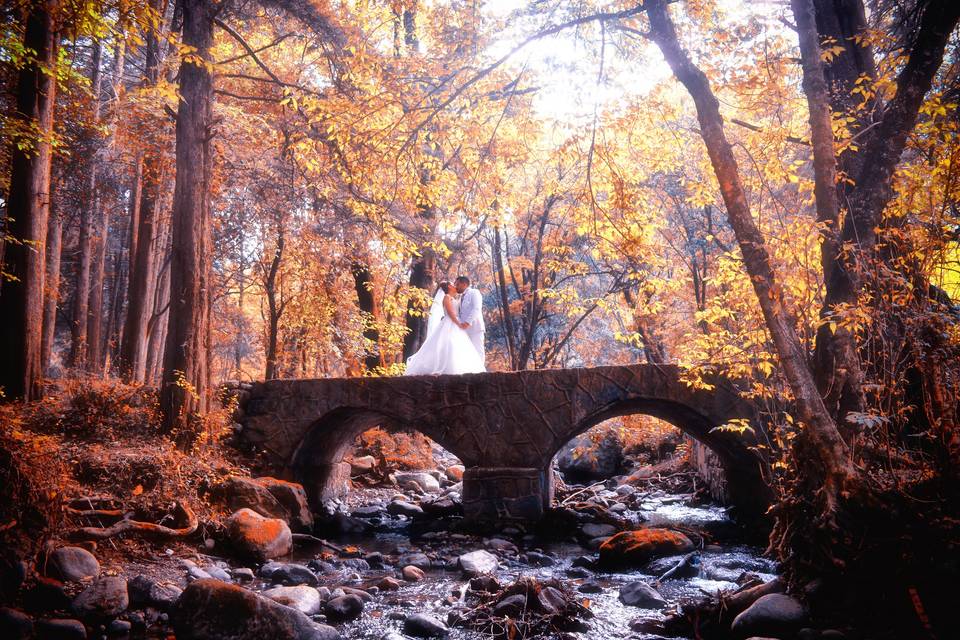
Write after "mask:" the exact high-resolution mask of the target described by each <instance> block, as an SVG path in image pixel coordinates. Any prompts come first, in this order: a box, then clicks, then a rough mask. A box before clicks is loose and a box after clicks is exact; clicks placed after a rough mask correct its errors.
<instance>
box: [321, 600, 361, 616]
mask: <svg viewBox="0 0 960 640" xmlns="http://www.w3.org/2000/svg"><path fill="white" fill-rule="evenodd" d="M323 612H324V613H325V614H326V616H327V618H329V619H330V620H333V621H334V622H341V621H345V620H353V619H354V618H359V617H360V614H361V613H363V600H361V599H360V597H359V596H356V595H354V594H352V593H348V594H347V595H343V596H339V597H337V598H333V599H332V600H330V601H329V602H327V604H326V605H325V606H324V608H323Z"/></svg>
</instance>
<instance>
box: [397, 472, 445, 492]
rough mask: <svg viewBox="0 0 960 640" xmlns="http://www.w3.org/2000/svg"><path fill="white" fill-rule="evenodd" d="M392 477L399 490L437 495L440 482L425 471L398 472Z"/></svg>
mask: <svg viewBox="0 0 960 640" xmlns="http://www.w3.org/2000/svg"><path fill="white" fill-rule="evenodd" d="M394 477H395V478H396V480H397V486H399V487H400V488H401V489H409V490H413V491H420V492H423V493H439V492H440V482H439V481H438V480H437V479H436V478H434V477H433V476H432V475H430V474H429V473H427V472H426V471H398V472H397V473H396V474H395V475H394Z"/></svg>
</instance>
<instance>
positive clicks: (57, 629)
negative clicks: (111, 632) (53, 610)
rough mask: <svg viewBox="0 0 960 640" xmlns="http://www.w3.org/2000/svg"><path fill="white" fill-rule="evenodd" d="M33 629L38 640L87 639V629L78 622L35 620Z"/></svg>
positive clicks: (54, 619)
mask: <svg viewBox="0 0 960 640" xmlns="http://www.w3.org/2000/svg"><path fill="white" fill-rule="evenodd" d="M35 628H36V633H37V638H39V639H40V640H86V637H87V628H86V627H85V626H83V623H82V622H80V621H79V620H70V619H63V618H50V619H48V620H37V624H36V626H35Z"/></svg>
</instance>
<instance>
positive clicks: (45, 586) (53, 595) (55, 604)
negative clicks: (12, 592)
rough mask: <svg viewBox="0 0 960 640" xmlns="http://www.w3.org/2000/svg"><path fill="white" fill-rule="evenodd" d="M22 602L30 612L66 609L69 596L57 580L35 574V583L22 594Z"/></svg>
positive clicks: (68, 603) (68, 604)
mask: <svg viewBox="0 0 960 640" xmlns="http://www.w3.org/2000/svg"><path fill="white" fill-rule="evenodd" d="M23 603H24V606H25V607H26V609H27V611H30V612H36V613H41V612H47V611H67V610H69V609H70V604H71V598H70V596H68V595H67V592H66V591H65V590H64V588H63V583H62V582H60V581H59V580H55V579H53V578H45V577H43V576H37V580H36V583H35V584H34V585H33V587H32V588H31V589H30V590H29V591H27V592H26V593H25V594H24V596H23Z"/></svg>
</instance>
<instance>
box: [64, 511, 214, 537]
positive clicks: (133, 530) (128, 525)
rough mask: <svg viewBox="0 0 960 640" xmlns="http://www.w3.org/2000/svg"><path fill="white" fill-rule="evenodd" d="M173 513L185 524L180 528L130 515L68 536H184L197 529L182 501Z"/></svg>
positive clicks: (195, 519)
mask: <svg viewBox="0 0 960 640" xmlns="http://www.w3.org/2000/svg"><path fill="white" fill-rule="evenodd" d="M174 514H175V515H176V517H177V519H178V520H180V521H186V525H185V526H183V527H180V528H173V527H167V526H164V525H162V524H156V523H154V522H141V521H139V520H134V519H132V518H130V517H124V519H123V520H121V521H120V522H117V523H116V524H112V525H110V526H109V527H81V528H79V529H75V530H74V531H71V532H70V537H71V538H74V539H80V540H106V539H107V538H113V537H115V536H118V535H121V534H125V533H129V534H134V535H142V536H151V537H156V538H186V537H187V536H190V535H191V534H193V533H194V532H195V531H196V530H197V526H198V524H199V522H198V520H197V516H196V514H195V513H194V512H193V510H192V509H191V508H190V507H189V506H188V505H187V504H185V503H183V502H177V503H176V506H175V507H174Z"/></svg>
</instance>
